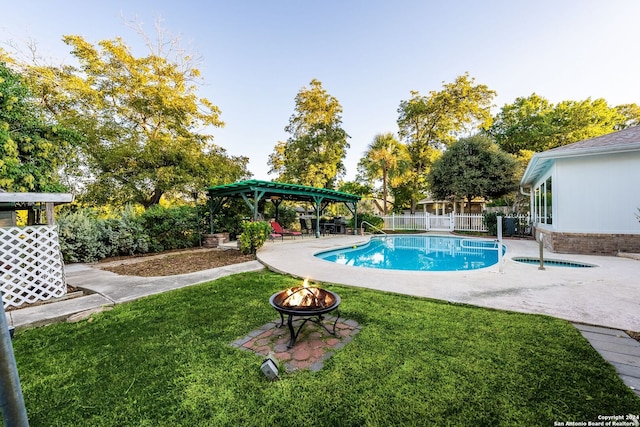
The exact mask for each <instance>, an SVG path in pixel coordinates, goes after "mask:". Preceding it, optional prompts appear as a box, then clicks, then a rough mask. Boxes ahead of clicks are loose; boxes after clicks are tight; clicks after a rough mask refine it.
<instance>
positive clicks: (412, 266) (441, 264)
mask: <svg viewBox="0 0 640 427" xmlns="http://www.w3.org/2000/svg"><path fill="white" fill-rule="evenodd" d="M505 250H506V248H505V247H504V245H503V247H502V253H503V254H504V253H505ZM316 257H318V258H322V259H324V260H326V261H331V262H335V263H338V264H344V265H352V266H354V267H368V268H382V269H387V270H411V271H461V270H477V269H479V268H485V267H489V266H492V265H494V264H497V263H498V242H495V241H492V240H481V239H469V238H460V237H448V236H424V235H404V234H400V235H391V236H380V237H378V236H375V237H372V238H371V240H370V241H369V242H368V243H366V244H364V245H359V246H357V247H349V248H342V249H336V250H332V251H327V252H322V253H319V254H316Z"/></svg>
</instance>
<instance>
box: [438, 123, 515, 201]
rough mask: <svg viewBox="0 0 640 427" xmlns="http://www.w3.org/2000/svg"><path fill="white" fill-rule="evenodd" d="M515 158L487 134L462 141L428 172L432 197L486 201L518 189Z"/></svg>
mask: <svg viewBox="0 0 640 427" xmlns="http://www.w3.org/2000/svg"><path fill="white" fill-rule="evenodd" d="M517 171H518V166H517V163H516V160H515V158H514V157H513V156H512V155H510V154H508V153H505V152H504V151H502V150H501V149H500V148H499V147H498V145H497V144H495V143H493V141H491V139H490V138H488V137H487V136H484V135H475V136H471V137H468V138H461V139H459V140H458V141H456V142H454V143H453V144H451V145H450V146H449V148H448V149H447V150H446V151H445V152H444V153H443V154H442V157H440V158H439V159H438V160H436V161H435V162H434V164H433V166H432V168H431V171H430V173H429V183H430V185H431V194H432V195H433V196H434V197H435V198H437V199H441V200H444V199H452V198H453V199H466V200H467V202H468V203H469V202H471V200H473V199H474V198H476V197H484V198H487V199H490V198H494V197H501V196H503V195H505V194H508V193H510V192H512V191H514V190H515V189H516V188H517V178H516V173H517Z"/></svg>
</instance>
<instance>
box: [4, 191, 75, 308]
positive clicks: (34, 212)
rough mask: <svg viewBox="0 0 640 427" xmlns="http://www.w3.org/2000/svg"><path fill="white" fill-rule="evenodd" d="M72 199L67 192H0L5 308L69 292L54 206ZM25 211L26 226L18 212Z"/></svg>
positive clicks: (44, 299)
mask: <svg viewBox="0 0 640 427" xmlns="http://www.w3.org/2000/svg"><path fill="white" fill-rule="evenodd" d="M72 201H73V195H72V194H68V193H9V192H4V191H0V290H2V303H3V306H4V307H5V308H7V307H20V306H22V305H24V304H32V303H36V302H39V301H46V300H49V299H52V298H57V297H61V296H63V295H64V294H65V293H66V292H67V285H66V280H65V275H64V263H63V261H62V254H61V252H60V242H59V240H58V229H57V226H56V223H55V216H54V206H55V205H57V204H62V203H70V202H72ZM22 210H24V211H26V212H27V221H26V222H27V225H26V226H17V224H16V212H17V211H22Z"/></svg>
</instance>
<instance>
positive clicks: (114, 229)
mask: <svg viewBox="0 0 640 427" xmlns="http://www.w3.org/2000/svg"><path fill="white" fill-rule="evenodd" d="M149 240H150V239H149V236H148V235H147V233H146V232H145V230H144V227H143V225H142V222H141V219H140V217H139V216H138V215H136V213H135V211H134V209H133V208H132V207H131V206H127V207H125V209H124V211H123V212H122V213H121V215H120V217H119V218H109V219H106V220H104V245H105V250H106V251H107V256H120V255H135V254H144V253H147V252H148V251H149Z"/></svg>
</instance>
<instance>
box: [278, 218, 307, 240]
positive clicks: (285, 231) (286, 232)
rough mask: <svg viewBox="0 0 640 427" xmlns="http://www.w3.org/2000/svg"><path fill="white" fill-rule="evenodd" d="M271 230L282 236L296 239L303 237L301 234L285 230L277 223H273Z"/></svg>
mask: <svg viewBox="0 0 640 427" xmlns="http://www.w3.org/2000/svg"><path fill="white" fill-rule="evenodd" d="M271 228H272V229H273V232H274V233H276V234H281V235H282V236H291V237H293V238H294V239H295V238H296V236H300V237H302V233H301V232H299V231H293V230H285V229H284V228H282V226H281V225H280V224H279V223H278V222H277V221H271Z"/></svg>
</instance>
